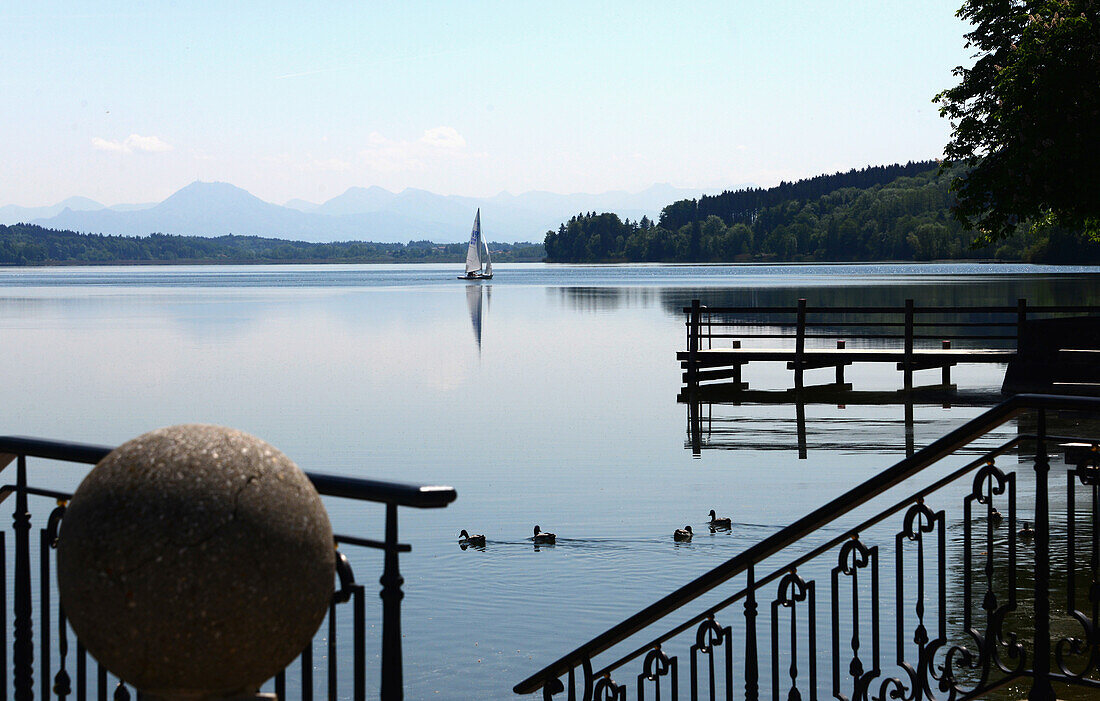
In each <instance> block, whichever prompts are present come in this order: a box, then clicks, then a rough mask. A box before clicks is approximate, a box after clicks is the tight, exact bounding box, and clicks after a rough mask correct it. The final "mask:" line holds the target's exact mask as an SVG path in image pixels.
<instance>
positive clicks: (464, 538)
mask: <svg viewBox="0 0 1100 701" xmlns="http://www.w3.org/2000/svg"><path fill="white" fill-rule="evenodd" d="M458 535H459V536H460V537H459V539H458V542H459V543H465V544H466V545H485V536H484V535H482V534H480V533H479V534H477V535H470V534H469V533H467V532H466V529H463V530H462V532H461V533H459V534H458Z"/></svg>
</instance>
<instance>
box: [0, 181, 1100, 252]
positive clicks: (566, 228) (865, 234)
mask: <svg viewBox="0 0 1100 701" xmlns="http://www.w3.org/2000/svg"><path fill="white" fill-rule="evenodd" d="M965 172H966V171H965V170H964V167H963V166H954V167H951V168H946V169H943V168H940V167H939V165H938V164H937V163H936V162H935V161H915V162H913V161H911V162H909V163H906V164H894V165H888V166H871V167H867V168H863V169H860V170H855V169H853V170H850V171H848V172H846V173H834V174H830V175H819V176H817V177H813V178H806V179H803V180H799V181H796V182H791V183H787V182H783V183H780V184H779V185H777V186H775V187H772V188H746V189H741V190H736V191H727V192H723V193H721V194H719V195H704V196H702V197H700V198H698V199H689V200H680V201H678V202H673V203H671V204H669V205H667V206H666V207H664V209H662V211H661V214H660V217H659V219H658V220H657V221H652V220H650V219H649V218H647V217H642V218H641V219H640V220H639V221H630V220H629V219H626V220H622V219H620V218H619V216H618V215H616V214H614V213H610V212H604V213H596V212H589V213H580V214H577V215H576V216H573V217H572V218H570V219H569V221H567V222H563V223H562V224H561V226H560V227H559V228H558V230H557V231H548V232H547V233H546V237H545V240H544V242H543V243H529V242H516V243H512V244H507V243H491V244H490V248H491V251H492V255H493V260H494V262H502V263H509V262H536V261H544V260H545V261H548V262H551V263H629V262H661V263H730V262H816V261H838V262H843V261H874V260H899V261H908V260H915V261H927V260H975V259H980V260H1002V261H1027V262H1047V263H1077V264H1085V263H1100V243H1097V242H1095V241H1092V240H1090V239H1089V238H1088V237H1085V236H1082V235H1081V233H1080V232H1076V231H1069V230H1064V229H1059V228H1057V227H1047V228H1045V229H1044V230H1043V231H1042V232H1041V233H1040V234H1039V235H1037V236H1036V235H1028V232H1027V230H1026V227H1024V226H1023V225H1021V226H1019V227H1018V228H1017V230H1016V231H1015V232H1014V233H1013V234H1012V235H1010V236H1008V237H1006V238H1003V239H1000V240H997V241H995V242H993V243H986V244H984V245H978V246H975V245H974V243H973V242H974V241H975V240H978V236H977V235H976V233H975V232H974V231H973V230H971V229H969V228H967V227H966V226H965V225H964V224H962V223H960V222H959V221H958V220H957V219H956V218H954V217H953V216H952V211H951V210H952V207H953V206H954V205H955V204H956V201H955V196H954V195H953V193H952V192H951V190H950V187H951V183H952V181H953V180H954V179H955V178H958V177H959V176H960V175H962V174H964V173H965ZM465 256H466V243H447V244H440V243H433V242H431V241H409V242H408V243H373V242H369V241H338V242H331V243H312V242H305V241H291V240H284V239H277V238H265V237H259V236H240V235H227V236H217V237H203V236H182V235H171V234H160V233H153V234H149V235H148V236H113V235H107V234H86V233H79V232H74V231H57V230H53V229H46V228H43V227H40V226H36V225H32V224H15V225H11V226H0V265H92V264H153V263H158V264H163V263H181V264H182V263H232V264H241V263H458V262H461V261H462V260H464V259H465Z"/></svg>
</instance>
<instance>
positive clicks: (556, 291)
mask: <svg viewBox="0 0 1100 701" xmlns="http://www.w3.org/2000/svg"><path fill="white" fill-rule="evenodd" d="M660 292H661V290H660V289H658V288H655V287H595V286H594V287H548V288H547V293H548V294H550V295H551V296H557V297H558V298H559V299H560V300H561V301H562V303H563V304H564V305H566V306H568V307H569V308H570V309H573V310H575V311H582V312H604V311H613V310H616V309H621V308H625V309H629V308H634V307H651V306H653V304H654V303H655V301H656V300H658V299H659V298H660Z"/></svg>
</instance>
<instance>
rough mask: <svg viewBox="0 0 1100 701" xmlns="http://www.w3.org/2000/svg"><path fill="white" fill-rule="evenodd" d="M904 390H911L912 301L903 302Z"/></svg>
mask: <svg viewBox="0 0 1100 701" xmlns="http://www.w3.org/2000/svg"><path fill="white" fill-rule="evenodd" d="M904 368H905V369H904V370H903V373H904V376H905V390H906V391H907V392H908V391H909V390H911V389H913V300H911V299H907V300H905V360H904Z"/></svg>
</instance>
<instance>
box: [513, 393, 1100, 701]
mask: <svg viewBox="0 0 1100 701" xmlns="http://www.w3.org/2000/svg"><path fill="white" fill-rule="evenodd" d="M1034 409H1038V410H1091V411H1100V398H1092V397H1066V396H1056V395H1044V394H1019V395H1016V396H1014V397H1011V398H1010V399H1007V400H1005V401H1004V402H1002V403H1000V404H998V405H997V406H995V407H993V408H991V409H989V410H988V411H986V412H985V413H983V414H981V415H980V416H978V417H975V418H974V419H971V420H970V421H967V422H966V423H964V424H963V425H962V426H960V427H958V428H957V429H955V430H953V431H951V432H949V433H947V434H946V435H944V436H943V437H941V438H939V439H938V440H936V441H933V442H932V443H931V444H929V445H928V446H927V447H925V448H923V449H921V450H919V451H918V452H916V453H914V454H913V455H912V456H910V457H907V458H905V459H903V460H900V461H899V462H897V463H895V464H894V465H893V466H892V467H889V468H887V469H886V470H884V471H883V472H881V473H879V474H878V475H876V476H874V477H872V478H870V479H868V480H866V481H864V482H863V483H862V484H860V485H858V486H856V487H855V488H853V489H851V490H849V491H848V492H846V493H844V494H843V495H841V496H839V497H837V498H835V499H833V500H832V501H830V502H828V503H827V504H825V505H824V506H821V507H820V508H818V509H815V510H814V511H812V512H810V513H809V514H807V515H806V516H803V517H802V518H800V519H798V520H797V521H795V522H794V523H792V524H791V525H789V526H787V527H786V528H784V529H782V530H780V531H778V532H776V533H774V534H772V535H771V536H768V537H767V538H765V539H764V540H762V541H760V542H759V543H757V544H756V545H754V546H752V547H750V548H748V549H747V550H744V551H742V552H741V553H740V554H738V555H735V556H734V557H732V558H731V559H729V560H727V561H726V562H724V563H722V564H721V565H718V566H717V567H715V568H713V569H712V570H710V571H709V572H707V573H705V574H703V575H701V576H699V577H696V578H695V579H693V580H692V581H691V582H688V583H687V584H685V585H683V586H682V587H680V588H679V589H677V590H675V591H673V592H672V593H671V594H668V595H666V596H664V597H662V598H661V599H659V600H658V601H656V602H654V603H653V604H650V605H649V606H647V607H645V608H644V609H642V610H641V611H639V612H638V613H635V614H634V615H632V616H630V617H629V618H627V619H625V620H623V621H621V622H620V623H618V624H616V625H614V626H612V627H611V628H609V629H608V630H606V631H604V632H603V633H601V634H599V635H597V636H596V637H595V638H592V639H591V640H589V641H588V642H587V643H585V644H583V645H581V646H579V647H577V648H576V649H574V650H573V651H572V652H569V653H567V654H565V655H563V656H562V657H561V658H559V659H557V660H556V661H554V662H552V663H551V664H549V665H547V666H546V667H544V668H543V669H541V670H540V671H538V672H536V673H535V674H533V675H531V676H530V677H528V678H527V679H524V680H523V681H521V682H520V683H519V684H516V685H515V687H513V691H514V692H515V693H517V694H529V693H532V692H535V691H537V690H539V689H541V688H542V687H543V686H545V685H546V684H548V683H552V682H553V681H554V680H556V679H557V678H558V677H560V676H561V675H562V674H564V673H566V672H568V671H569V670H570V669H572V668H574V667H577V666H578V665H580V664H582V663H584V662H585V661H586V660H590V659H591V658H592V657H594V656H595V655H598V654H599V653H601V652H604V651H606V650H607V649H609V648H610V647H612V646H613V645H616V644H618V643H620V642H622V641H624V640H626V639H627V638H629V637H630V636H632V635H634V634H635V633H637V632H639V631H640V630H642V629H643V628H646V627H647V626H649V625H652V624H653V623H655V622H657V621H658V620H660V619H661V618H663V617H665V616H667V615H669V614H670V613H672V612H673V611H675V610H677V609H678V608H680V607H681V606H683V605H685V604H687V603H689V602H691V601H693V600H695V599H696V598H698V597H700V596H702V595H703V594H705V593H706V592H708V591H710V590H712V589H714V588H715V587H717V586H719V585H721V584H723V583H724V582H726V581H728V580H729V579H731V578H733V577H735V576H737V575H739V574H741V573H743V572H746V571H747V570H749V568H750V567H752V566H753V565H755V564H756V563H759V562H762V561H763V560H765V559H767V558H768V557H771V556H772V555H775V554H776V553H778V552H779V551H781V550H783V549H784V548H787V547H788V546H790V545H792V544H794V543H796V542H798V541H799V540H801V539H803V538H805V537H806V536H808V535H810V534H812V533H813V532H815V531H817V530H818V529H820V528H822V527H823V526H826V525H828V524H829V523H831V522H832V521H835V520H836V519H838V518H840V517H842V516H844V515H846V514H848V513H850V512H852V511H854V510H855V509H856V508H858V507H860V506H862V505H863V504H865V503H867V502H868V501H870V500H872V499H874V498H875V497H877V496H879V495H881V494H882V493H884V492H886V491H887V490H889V489H891V488H893V487H895V486H897V485H898V484H900V483H901V482H903V481H905V480H907V479H909V478H911V477H913V476H915V475H916V474H918V473H919V472H921V471H922V470H924V469H926V468H928V467H930V466H932V465H934V464H935V463H937V462H938V461H940V460H941V459H943V458H945V457H947V456H948V455H951V454H952V453H954V452H955V451H956V450H958V449H959V448H961V447H962V446H964V445H966V444H967V443H970V442H971V441H973V440H975V439H977V438H980V437H981V436H983V435H985V434H987V433H989V432H990V431H991V430H993V429H995V428H997V427H998V426H1000V425H1001V424H1003V423H1005V422H1006V421H1008V420H1010V419H1012V418H1013V417H1015V416H1017V415H1018V414H1020V413H1022V412H1024V411H1027V410H1034Z"/></svg>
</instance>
